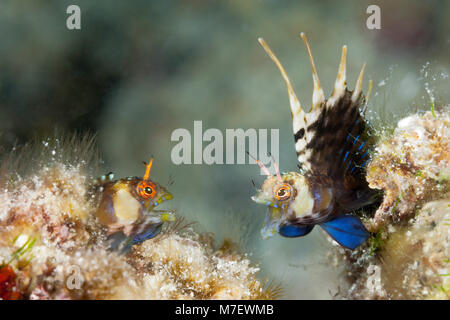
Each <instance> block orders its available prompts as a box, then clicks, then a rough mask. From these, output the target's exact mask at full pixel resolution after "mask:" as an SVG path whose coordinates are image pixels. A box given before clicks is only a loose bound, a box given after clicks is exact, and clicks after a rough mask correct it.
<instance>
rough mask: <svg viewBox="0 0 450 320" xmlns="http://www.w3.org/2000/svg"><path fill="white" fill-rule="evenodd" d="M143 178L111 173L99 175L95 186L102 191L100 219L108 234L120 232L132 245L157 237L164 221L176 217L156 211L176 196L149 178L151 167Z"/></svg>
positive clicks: (98, 210)
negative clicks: (122, 176) (125, 176)
mask: <svg viewBox="0 0 450 320" xmlns="http://www.w3.org/2000/svg"><path fill="white" fill-rule="evenodd" d="M151 163H152V161H150V164H149V165H147V172H148V173H147V172H146V175H145V176H144V177H143V178H140V177H128V178H124V179H119V180H114V175H113V174H112V173H110V174H108V175H105V176H102V177H100V179H98V180H97V184H96V188H97V190H98V191H99V194H100V197H99V205H98V209H97V212H96V216H97V219H98V221H99V222H100V223H101V224H103V225H104V226H105V227H106V229H107V233H108V234H109V235H113V234H115V238H117V233H119V234H120V235H121V236H122V235H123V237H119V238H121V239H122V240H123V239H126V240H127V242H129V243H131V244H137V243H140V242H143V241H145V240H148V239H151V238H153V237H155V236H156V235H157V234H158V233H159V232H160V231H161V227H162V225H163V223H164V222H166V221H172V220H174V213H173V212H172V211H169V210H156V209H155V208H156V207H157V206H158V205H159V204H161V203H162V202H164V201H167V200H170V199H172V198H173V196H172V194H171V193H170V192H168V191H167V189H166V188H164V187H163V186H161V185H160V184H158V183H156V182H154V181H152V180H151V179H149V177H148V175H149V173H150V169H149V166H150V167H151Z"/></svg>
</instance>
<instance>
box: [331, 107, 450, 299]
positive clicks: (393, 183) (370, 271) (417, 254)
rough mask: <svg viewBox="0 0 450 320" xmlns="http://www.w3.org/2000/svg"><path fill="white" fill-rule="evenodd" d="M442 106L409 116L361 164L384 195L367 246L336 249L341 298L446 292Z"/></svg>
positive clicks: (448, 215)
mask: <svg viewBox="0 0 450 320" xmlns="http://www.w3.org/2000/svg"><path fill="white" fill-rule="evenodd" d="M449 133H450V131H449V115H448V112H440V113H434V114H433V113H432V112H426V113H425V114H423V115H419V114H416V115H412V116H409V117H407V118H404V119H402V120H401V121H399V123H398V125H397V128H396V129H395V131H394V132H393V134H392V135H391V136H389V137H387V138H382V139H381V140H380V141H379V142H378V144H377V147H376V150H375V153H374V155H373V157H372V161H371V163H370V164H369V166H368V172H367V179H368V181H369V183H370V185H371V187H372V188H377V189H381V190H382V191H383V192H384V198H383V201H382V203H381V206H380V207H379V208H378V209H377V211H376V212H375V215H374V216H373V217H372V218H367V219H366V220H365V224H366V226H367V227H368V228H369V229H370V230H371V231H372V232H373V233H374V235H373V237H372V238H371V239H369V241H368V242H367V244H366V245H365V246H363V247H361V248H358V250H356V251H353V252H349V251H345V250H342V249H339V248H337V249H336V250H333V252H332V253H331V257H332V258H333V261H334V262H335V263H336V264H337V265H339V266H340V267H341V268H342V269H343V273H344V277H343V278H344V279H346V280H347V281H346V283H345V284H344V286H348V288H347V290H343V291H344V292H345V293H343V294H342V293H341V294H340V295H339V297H341V298H347V299H449V298H450V271H449V265H450V260H449V256H450V248H449V243H450V242H449V240H450V239H449V238H450V229H449V227H450V208H449V205H450V195H449V188H448V187H449V173H450V172H449V167H448V164H449V161H450V155H449V152H448V150H449V138H450V137H449Z"/></svg>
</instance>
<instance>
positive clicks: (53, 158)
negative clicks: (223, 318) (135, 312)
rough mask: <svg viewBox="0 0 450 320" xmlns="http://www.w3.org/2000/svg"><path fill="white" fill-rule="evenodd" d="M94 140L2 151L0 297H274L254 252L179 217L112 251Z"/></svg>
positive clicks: (70, 141) (61, 142) (0, 170)
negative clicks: (97, 190)
mask: <svg viewBox="0 0 450 320" xmlns="http://www.w3.org/2000/svg"><path fill="white" fill-rule="evenodd" d="M83 141H84V142H83ZM94 149H95V148H92V144H91V143H90V142H89V143H88V140H86V139H85V140H81V143H80V142H79V141H78V142H77V141H76V139H75V140H74V139H66V140H64V141H59V142H58V143H53V144H52V143H50V144H49V142H45V141H44V143H42V146H40V147H39V146H38V147H36V146H32V147H30V148H28V149H27V148H25V151H21V152H17V153H14V154H12V155H9V156H7V157H3V159H2V162H1V163H0V298H1V299H265V298H267V299H269V298H275V296H276V294H277V289H276V288H274V287H273V286H272V287H271V286H266V285H265V284H264V283H261V282H260V281H259V280H258V279H257V273H258V271H259V269H258V268H257V267H254V266H252V265H251V263H250V260H249V259H248V258H247V257H246V256H245V255H241V254H239V253H237V252H234V251H232V250H226V248H227V246H225V247H223V248H219V249H215V248H213V246H212V245H211V243H212V242H213V241H212V240H211V238H209V239H208V237H206V236H201V235H199V234H197V233H195V232H194V231H193V230H192V228H188V227H185V228H181V227H180V223H179V224H178V225H177V224H172V227H167V228H166V229H164V230H163V232H162V233H161V234H160V235H159V236H157V237H156V238H154V239H151V240H148V241H146V242H144V243H142V244H140V245H136V246H133V247H132V248H131V250H130V251H129V252H128V253H126V254H119V253H117V252H114V251H111V250H110V249H109V247H108V242H107V241H106V232H105V230H103V227H102V226H101V224H100V223H98V222H97V220H96V219H95V215H94V214H93V213H94V212H95V210H96V201H94V200H95V197H94V195H92V194H91V193H90V190H91V188H90V187H91V185H90V184H91V181H93V180H94V179H93V178H94V177H93V176H92V175H91V174H88V172H89V168H90V167H91V166H92V165H93V162H94V160H95V157H94V156H93V155H94V151H93V150H94ZM71 150H72V151H73V154H70V153H71V152H72V151H71ZM47 151H48V152H47ZM75 154H77V155H81V156H80V157H84V158H83V159H81V158H79V157H78V158H77V156H75ZM25 172H27V173H25ZM180 221H181V220H180ZM228 247H229V246H228Z"/></svg>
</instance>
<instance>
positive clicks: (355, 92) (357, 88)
mask: <svg viewBox="0 0 450 320" xmlns="http://www.w3.org/2000/svg"><path fill="white" fill-rule="evenodd" d="M365 69H366V64H365V63H364V65H363V66H362V69H361V72H360V73H359V77H358V80H357V81H356V85H355V90H353V94H352V101H353V103H355V102H356V101H358V99H359V97H361V87H362V80H363V77H364V70H365Z"/></svg>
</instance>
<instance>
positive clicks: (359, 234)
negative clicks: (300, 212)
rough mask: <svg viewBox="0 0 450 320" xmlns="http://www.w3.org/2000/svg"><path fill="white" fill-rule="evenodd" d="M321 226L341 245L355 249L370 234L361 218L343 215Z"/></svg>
mask: <svg viewBox="0 0 450 320" xmlns="http://www.w3.org/2000/svg"><path fill="white" fill-rule="evenodd" d="M320 226H321V227H322V228H323V229H324V230H325V231H326V232H327V233H328V234H329V235H330V236H331V237H332V238H333V239H334V240H336V242H337V243H339V244H340V245H341V246H343V247H346V248H348V249H351V250H354V249H355V248H357V247H358V246H360V245H361V244H363V243H364V242H365V241H366V240H367V239H368V238H369V236H370V234H369V232H368V231H367V230H366V228H365V227H364V225H363V224H362V222H361V221H360V220H359V218H357V217H355V216H352V215H342V216H339V217H337V218H336V219H333V220H330V221H327V222H324V223H322V224H320Z"/></svg>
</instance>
